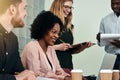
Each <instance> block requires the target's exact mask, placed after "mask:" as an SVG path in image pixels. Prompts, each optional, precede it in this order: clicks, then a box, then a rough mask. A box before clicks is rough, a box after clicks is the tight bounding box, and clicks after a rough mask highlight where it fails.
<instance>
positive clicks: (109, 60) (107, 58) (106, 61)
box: [96, 53, 116, 80]
mask: <svg viewBox="0 0 120 80" xmlns="http://www.w3.org/2000/svg"><path fill="white" fill-rule="evenodd" d="M115 60H116V55H114V54H109V53H105V55H104V58H103V61H102V63H101V66H100V70H101V69H111V70H112V69H113V66H114V63H115ZM100 70H99V71H100ZM96 80H100V75H99V74H98V77H97V79H96Z"/></svg>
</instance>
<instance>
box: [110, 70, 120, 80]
mask: <svg viewBox="0 0 120 80" xmlns="http://www.w3.org/2000/svg"><path fill="white" fill-rule="evenodd" d="M119 72H120V71H119V70H113V73H112V80H119V78H120V75H119Z"/></svg>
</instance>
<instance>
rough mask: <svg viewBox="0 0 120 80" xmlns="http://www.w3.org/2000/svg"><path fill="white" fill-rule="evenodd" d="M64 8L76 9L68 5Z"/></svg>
mask: <svg viewBox="0 0 120 80" xmlns="http://www.w3.org/2000/svg"><path fill="white" fill-rule="evenodd" d="M63 7H64V8H66V9H74V7H72V6H68V5H63Z"/></svg>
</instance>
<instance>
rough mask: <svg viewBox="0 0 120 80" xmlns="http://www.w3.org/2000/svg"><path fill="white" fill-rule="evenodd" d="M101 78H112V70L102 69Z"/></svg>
mask: <svg viewBox="0 0 120 80" xmlns="http://www.w3.org/2000/svg"><path fill="white" fill-rule="evenodd" d="M100 80H112V70H108V69H102V70H101V71H100Z"/></svg>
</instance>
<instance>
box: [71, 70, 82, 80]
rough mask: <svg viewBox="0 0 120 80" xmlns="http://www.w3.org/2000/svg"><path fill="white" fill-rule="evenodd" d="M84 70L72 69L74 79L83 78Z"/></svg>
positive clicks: (80, 79)
mask: <svg viewBox="0 0 120 80" xmlns="http://www.w3.org/2000/svg"><path fill="white" fill-rule="evenodd" d="M82 73H83V71H82V70H72V71H71V76H72V80H82Z"/></svg>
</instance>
